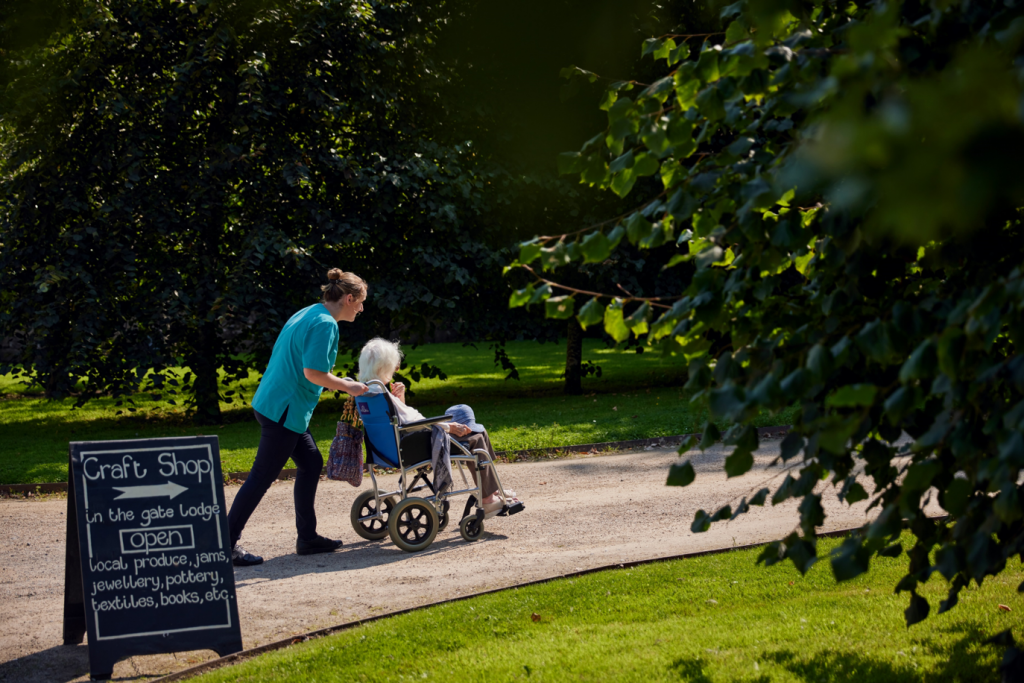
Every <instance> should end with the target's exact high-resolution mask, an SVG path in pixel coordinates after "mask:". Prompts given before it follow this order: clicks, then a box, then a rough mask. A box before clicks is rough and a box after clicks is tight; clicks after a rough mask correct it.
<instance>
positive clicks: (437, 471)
mask: <svg viewBox="0 0 1024 683" xmlns="http://www.w3.org/2000/svg"><path fill="white" fill-rule="evenodd" d="M430 466H431V467H433V468H434V493H436V494H438V495H440V494H442V493H444V492H446V491H447V490H448V489H450V488H451V487H452V449H451V444H450V442H449V441H448V432H446V431H444V430H443V429H441V428H440V427H439V426H437V425H431V426H430Z"/></svg>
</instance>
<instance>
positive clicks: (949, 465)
mask: <svg viewBox="0 0 1024 683" xmlns="http://www.w3.org/2000/svg"><path fill="white" fill-rule="evenodd" d="M947 10H948V11H947ZM947 10H943V11H936V12H933V13H932V14H930V15H929V16H928V21H927V22H925V23H927V24H928V25H927V27H925V28H927V30H923V27H924V25H923V24H920V23H915V22H919V20H920V13H917V15H916V16H912V15H915V12H914V11H912V10H911V9H910V7H909V6H904V5H899V4H896V5H886V6H885V7H884V8H882V7H881V6H878V5H850V6H849V7H847V8H845V9H843V11H840V12H837V11H833V10H831V9H828V8H825V9H822V8H818V9H814V10H813V11H811V9H809V6H808V8H798V7H796V6H795V5H793V6H783V5H780V4H778V3H775V4H772V3H768V4H765V3H750V2H741V3H736V4H735V5H731V6H729V7H727V8H725V9H724V10H723V12H722V16H723V18H724V19H725V22H724V26H725V36H724V38H722V37H721V36H719V37H715V38H713V39H711V40H709V41H708V42H706V43H705V44H704V45H703V46H701V48H700V50H699V52H696V43H694V44H693V45H694V49H695V54H693V55H689V54H685V58H684V57H680V56H679V55H680V52H677V51H679V50H681V49H682V48H683V47H684V45H685V43H680V44H674V45H669V44H668V42H667V41H665V40H662V39H652V40H650V41H648V42H646V43H645V44H644V46H643V48H642V53H643V54H644V55H651V56H653V57H656V58H657V59H659V60H660V59H665V60H666V63H667V64H669V65H673V64H675V65H676V66H675V67H674V68H673V67H671V66H669V67H662V66H661V64H660V62H659V63H658V65H656V66H655V67H654V68H655V69H656V70H655V71H654V72H652V76H651V77H650V78H648V79H645V80H648V81H649V82H650V85H647V86H644V87H642V89H640V90H639V92H637V93H636V94H635V95H634V99H632V100H626V99H622V98H619V97H618V95H617V94H616V95H615V97H614V98H612V97H606V98H605V100H604V101H602V104H601V106H602V107H603V108H606V109H607V111H608V127H607V129H606V130H604V131H602V132H601V134H600V135H599V136H598V137H597V138H596V140H597V142H596V143H594V142H592V143H588V145H589V146H588V147H586V148H585V149H584V150H581V152H580V154H581V156H580V157H578V158H577V157H566V158H565V160H564V161H562V162H560V163H562V164H563V165H564V167H565V168H572V169H577V170H578V172H579V173H581V175H582V176H584V180H585V181H586V182H591V183H593V184H596V185H600V186H601V187H605V188H608V189H610V190H611V191H612V192H614V193H616V194H617V195H618V196H619V197H626V198H627V199H629V202H628V203H627V204H626V205H625V206H624V208H623V210H622V211H623V216H624V217H625V218H623V219H618V220H621V224H619V225H616V230H617V231H619V237H618V238H617V239H613V238H612V235H611V234H610V233H609V234H607V238H608V244H607V245H606V244H605V243H604V241H603V240H602V239H600V237H599V236H598V235H597V234H595V233H592V234H590V235H588V236H587V237H585V238H583V240H582V241H581V243H580V244H581V246H580V247H579V249H578V251H579V252H580V256H579V257H578V260H586V261H587V262H588V263H594V264H597V263H600V264H602V265H603V266H608V265H609V264H611V263H626V262H630V261H631V259H636V261H633V262H634V263H637V264H639V263H640V261H641V260H642V261H643V265H638V266H637V268H638V269H643V268H646V267H648V266H653V267H655V268H657V269H658V272H659V275H660V277H662V278H664V280H663V281H660V282H658V283H657V285H656V286H654V287H653V288H651V287H645V288H644V290H645V292H652V291H653V292H655V294H654V295H653V296H659V297H662V299H661V301H665V302H667V303H669V305H670V306H671V309H669V310H659V311H658V313H659V314H660V315H658V316H655V315H652V312H651V311H650V310H646V309H644V306H643V305H642V304H644V303H645V302H643V301H641V300H639V299H633V300H632V301H631V300H630V299H629V298H626V299H621V298H620V299H618V300H616V301H615V302H614V303H613V305H611V306H609V307H608V308H607V309H604V310H603V311H602V310H601V309H600V308H599V307H598V306H597V305H596V304H595V305H594V310H593V311H592V312H590V319H592V320H596V318H597V316H598V315H601V314H603V316H604V322H605V326H606V329H607V330H608V331H609V333H610V334H611V336H612V338H613V339H615V340H616V341H619V342H622V341H625V340H627V339H630V335H631V334H632V335H635V336H636V337H637V339H638V340H639V341H640V342H644V341H646V343H647V345H648V347H649V348H652V349H658V350H660V351H662V352H663V353H665V354H666V355H667V356H670V357H672V356H674V357H675V360H677V361H678V362H680V363H687V365H688V367H689V370H690V376H689V378H688V381H687V383H686V390H687V391H688V392H690V393H691V394H692V396H693V398H692V400H693V401H694V402H703V403H706V405H707V408H708V412H709V421H708V423H707V424H706V426H705V430H704V434H703V436H702V439H701V441H700V444H699V445H700V447H701V448H707V447H709V446H710V445H711V444H713V443H715V442H716V441H717V440H719V439H721V438H722V434H721V433H720V432H719V429H718V426H716V425H728V429H727V430H726V434H725V437H724V441H725V443H726V444H727V445H729V446H732V447H733V448H732V451H731V453H730V455H729V456H728V457H727V458H726V460H725V463H724V468H725V471H726V474H727V475H728V476H729V477H734V476H739V475H741V474H743V473H745V472H747V471H749V470H750V468H751V466H752V462H753V458H752V453H753V449H754V448H756V444H757V439H756V433H755V432H752V431H749V430H752V429H753V427H752V424H753V420H754V419H758V420H779V421H780V422H781V421H783V420H785V421H786V422H790V423H791V424H792V429H791V431H790V433H789V434H788V435H787V436H786V438H785V439H783V441H782V443H781V446H780V450H781V452H780V460H781V461H782V462H784V463H786V465H787V466H790V467H794V469H793V472H791V473H787V476H786V477H785V479H784V480H783V481H782V483H781V484H780V485H779V486H778V487H777V488H775V490H774V491H773V492H772V495H771V498H772V502H773V504H777V503H782V502H783V501H787V500H789V499H791V498H793V499H796V500H797V501H798V509H799V513H800V530H799V532H798V533H796V534H793V535H791V536H789V537H787V538H786V539H784V540H783V541H780V542H777V543H775V544H772V545H771V546H770V547H769V548H768V549H767V550H766V552H765V554H764V555H763V556H762V561H764V562H765V563H766V564H772V563H774V562H777V561H780V560H781V559H786V558H788V559H791V560H792V561H793V562H794V563H795V564H796V565H797V567H798V568H799V569H800V570H801V571H806V570H807V569H808V568H809V567H810V566H812V565H813V563H814V562H815V561H816V559H817V557H816V547H815V545H814V541H813V537H814V534H815V533H816V530H817V529H818V528H820V525H821V523H822V522H824V521H825V516H824V508H823V507H822V505H821V499H820V496H821V495H822V494H821V491H820V487H819V485H820V484H821V483H822V482H827V483H826V486H827V485H829V484H831V485H833V486H835V487H836V488H838V489H839V494H838V495H839V498H840V499H841V500H843V501H845V502H846V503H848V504H850V505H854V504H858V503H862V502H865V501H868V500H871V501H872V507H874V506H878V505H880V506H882V507H883V510H882V513H881V514H880V515H879V516H878V517H877V518H876V519H875V520H874V521H873V522H871V523H870V524H869V525H866V528H865V529H864V533H862V534H859V535H857V536H856V537H852V538H851V539H848V540H847V542H846V543H844V544H843V546H842V548H840V550H839V551H837V552H836V553H833V556H832V557H831V558H830V559H831V564H832V571H833V573H834V574H835V576H836V578H837V579H839V580H847V579H849V578H853V577H855V576H858V575H860V574H861V573H863V572H865V571H868V569H869V566H870V559H871V558H872V557H874V556H876V555H879V554H881V555H883V556H896V555H898V554H900V553H901V552H902V546H901V545H900V544H899V543H898V542H897V540H896V536H897V535H898V534H899V533H900V531H901V529H902V528H904V524H905V523H909V525H910V528H911V529H912V530H913V532H914V533H915V534H917V535H918V536H919V539H920V542H919V544H918V545H916V546H915V548H914V549H912V550H910V551H909V552H908V555H909V561H910V562H911V572H910V573H909V574H908V576H907V577H905V579H904V580H903V581H902V582H901V583H900V584H899V586H898V588H899V590H901V591H904V592H909V593H911V594H912V597H911V603H910V607H909V608H908V611H907V620H908V623H913V622H914V621H915V620H920V619H923V618H925V617H926V616H927V614H928V612H929V607H928V603H927V601H924V600H923V599H922V598H920V596H917V595H916V593H913V591H915V590H916V589H917V587H918V585H919V583H920V582H922V581H923V580H925V578H926V577H927V576H928V574H929V572H930V571H931V570H932V569H933V568H935V567H941V572H942V573H943V574H944V576H946V577H947V579H948V580H949V581H950V582H951V587H950V593H949V597H948V598H947V600H946V601H944V602H943V604H942V607H941V609H943V610H946V609H951V608H952V607H953V606H954V605H955V604H956V601H957V595H958V592H959V590H961V589H962V588H963V586H965V585H966V584H967V581H969V580H981V579H983V578H984V577H986V576H989V575H991V574H993V573H996V572H998V571H1001V570H1002V568H1003V567H1005V566H1006V561H1007V560H1008V559H1009V558H1012V557H1015V555H1017V554H1019V553H1020V552H1021V550H1022V549H1024V542H1022V541H1019V540H1011V539H1019V538H1020V534H1019V528H1018V527H1019V525H1020V522H1021V519H1022V516H1024V512H1022V508H1021V505H1022V502H1021V499H1020V497H1021V495H1024V494H1022V493H1021V491H1020V490H1019V487H1018V486H1017V473H1018V471H1019V470H1020V469H1021V468H1024V358H1021V357H1020V348H1021V347H1022V346H1024V318H1022V316H1021V311H1024V267H1022V266H1021V265H1020V264H1021V263H1022V262H1024V254H1022V253H1021V252H1022V247H1021V245H1022V244H1024V225H1022V224H1021V222H1020V212H1019V208H1014V207H1020V206H1021V205H1022V203H1024V176H1021V174H1019V173H1016V172H1015V171H1016V169H1015V168H1010V167H1009V166H1006V163H1007V162H1006V161H1005V160H1006V159H1015V158H1017V157H1019V156H1024V119H1021V116H1020V102H1022V101H1024V86H1022V84H1021V82H1020V80H1019V78H1017V75H1016V74H1017V71H1018V69H1017V67H1016V66H1015V63H1014V62H1013V60H1012V58H1011V57H1010V53H1009V52H1006V50H1007V49H1008V48H1007V46H1009V45H1017V42H1014V41H1018V38H1019V37H1020V35H1024V34H1020V32H1019V31H1017V28H1011V27H1016V26H1017V24H1018V23H1020V22H1017V23H1014V21H1015V20H1016V19H1017V16H1016V14H1019V8H1018V9H1012V8H1009V7H1007V6H1006V5H1005V4H1000V3H994V4H991V5H986V6H985V7H984V8H981V7H973V6H972V12H976V13H977V15H976V16H973V18H971V19H968V18H967V16H966V15H965V14H964V13H963V12H961V11H959V10H957V11H953V9H950V8H947ZM1022 25H1024V24H1022ZM979 26H987V27H997V28H987V29H985V30H984V31H980V30H979V29H978V27H979ZM712 42H720V43H721V44H720V45H713V44H711V43H712ZM1018 42H1019V41H1018ZM932 53H936V54H938V53H941V54H944V55H947V57H948V59H946V60H939V61H938V62H936V61H935V60H932V59H930V58H928V56H929V55H932ZM949 55H955V56H953V57H949ZM676 58H678V59H680V60H682V61H679V62H678V63H677V62H675V61H673V60H674V59H676ZM866 65H868V66H866ZM880 65H882V66H880ZM864 93H872V102H871V106H870V107H865V106H864ZM964 102H970V103H971V106H970V107H964V106H963V103H964ZM602 143H603V147H602ZM598 150H600V152H598ZM588 155H594V156H595V158H597V157H599V160H598V161H594V160H592V159H591V158H590V157H589V156H588ZM591 164H592V165H593V166H590V165H591ZM588 168H593V169H594V170H593V171H592V175H591V176H589V179H588V177H587V176H586V174H587V170H588ZM648 177H649V178H650V180H647V178H648ZM659 182H660V186H659V185H658V183H659ZM634 198H635V199H634ZM623 236H624V237H626V238H627V239H628V244H621V246H619V245H620V240H621V238H622V237H623ZM588 241H590V242H592V243H588ZM585 243H586V247H585V248H584V247H583V246H582V245H583V244H585ZM617 247H618V248H617ZM592 278H593V279H594V281H595V282H596V281H598V280H599V278H600V276H599V275H596V274H594V275H592ZM615 284H617V282H613V283H611V286H608V285H607V284H605V285H603V286H604V288H605V289H604V291H607V292H608V294H609V295H611V294H613V293H617V292H618V291H621V290H620V289H619V288H618V287H615ZM581 286H582V285H581ZM623 286H627V285H626V284H625V283H623ZM592 288H594V289H595V291H597V290H598V286H597V285H592ZM645 295H646V296H652V295H651V294H649V293H648V294H645ZM522 296H525V295H522ZM522 296H521V297H520V298H522ZM661 301H659V302H658V303H661ZM646 303H651V302H646ZM588 305H589V304H588ZM623 309H625V311H624V310H623ZM652 319H653V322H652ZM723 429H725V428H724V427H723ZM905 434H906V435H909V436H910V439H911V442H910V443H909V444H906V445H903V442H902V441H901V439H902V438H903V436H904V435H905ZM897 442H900V443H901V445H900V447H899V448H897V447H896V446H895V444H896V443H897ZM861 467H863V469H861ZM796 468H799V469H798V470H797V469H796ZM797 471H799V474H796V472H797ZM687 472H688V471H687ZM688 476H689V475H688V474H684V466H677V467H676V468H675V469H673V470H672V472H671V474H670V479H671V480H672V481H680V480H683V479H686V478H687V477H688ZM865 477H867V478H869V479H870V481H871V485H870V486H869V485H868V483H867V481H866V480H865ZM816 487H819V488H816ZM933 489H938V490H939V495H938V498H939V502H940V503H941V505H942V506H943V508H944V509H945V510H946V511H948V512H949V514H950V515H951V516H952V518H953V521H948V522H947V521H935V520H929V519H928V518H927V515H926V511H925V508H924V505H926V504H927V501H930V500H933V498H932V496H931V495H929V493H928V492H930V491H932V490H933ZM869 491H870V494H869ZM768 496H769V492H768V491H767V490H763V491H762V492H759V494H758V496H757V497H755V498H754V499H753V500H751V501H750V502H749V503H748V502H747V501H746V500H745V499H744V500H742V501H741V502H740V504H739V505H738V507H737V508H736V509H735V510H734V511H733V510H731V509H728V510H727V508H728V506H726V507H723V508H720V509H719V510H717V511H716V512H715V513H714V514H709V513H706V512H703V511H702V512H700V513H698V514H697V516H696V517H695V519H694V522H693V529H694V531H703V530H705V529H706V528H708V526H709V525H710V524H711V523H712V522H714V521H716V520H719V519H722V518H723V517H722V516H723V515H725V514H726V512H728V513H729V515H731V516H732V517H735V516H738V515H740V514H743V513H744V512H746V511H747V510H748V509H749V506H750V505H752V504H757V503H758V502H760V503H762V504H763V503H764V502H765V501H766V500H767V498H768ZM758 498H759V500H758ZM953 529H955V530H956V533H955V534H953V532H952V530H953ZM947 546H948V550H947V549H945V548H947ZM934 547H942V548H944V550H943V551H942V553H941V557H937V558H936V559H935V560H934V561H935V565H932V564H931V562H932V558H931V557H930V556H929V555H928V552H927V550H926V549H927V548H934ZM935 571H940V570H939V569H935Z"/></svg>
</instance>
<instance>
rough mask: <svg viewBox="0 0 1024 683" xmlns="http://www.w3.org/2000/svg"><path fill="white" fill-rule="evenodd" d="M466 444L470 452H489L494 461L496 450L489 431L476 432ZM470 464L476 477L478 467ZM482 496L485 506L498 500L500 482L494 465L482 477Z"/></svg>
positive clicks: (485, 470) (486, 469) (487, 468)
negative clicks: (480, 450) (492, 444)
mask: <svg viewBox="0 0 1024 683" xmlns="http://www.w3.org/2000/svg"><path fill="white" fill-rule="evenodd" d="M466 443H467V444H468V445H469V450H470V451H471V452H472V451H475V450H476V449H478V448H479V449H482V450H485V451H487V453H488V455H490V457H491V460H492V461H493V460H494V448H493V447H492V446H491V439H490V437H489V436H488V435H487V431H486V430H485V431H483V432H479V433H476V432H474V433H473V434H471V435H470V436H469V438H467V439H466ZM468 464H469V471H470V472H472V473H473V476H474V477H475V476H476V466H475V465H473V464H472V463H468ZM480 486H481V489H482V490H481V491H480V494H481V495H482V496H483V502H484V504H487V503H492V502H494V501H495V500H497V499H498V496H497V493H498V480H497V478H496V477H495V476H494V465H493V464H492V465H491V466H489V467H486V468H484V471H483V474H482V475H481V477H480Z"/></svg>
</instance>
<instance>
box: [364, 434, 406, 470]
mask: <svg viewBox="0 0 1024 683" xmlns="http://www.w3.org/2000/svg"><path fill="white" fill-rule="evenodd" d="M363 441H365V442H366V448H367V449H368V450H369V451H370V454H371V455H376V456H378V457H380V459H381V460H383V461H384V462H391V458H389V457H388V456H386V455H384V454H383V453H382V452H381V451H380V450H379V449H378V448H377V447H376V446H374V445H373V442H372V441H370V434H369V433H368V432H367V431H366V430H365V429H364V430H363ZM392 467H398V465H392Z"/></svg>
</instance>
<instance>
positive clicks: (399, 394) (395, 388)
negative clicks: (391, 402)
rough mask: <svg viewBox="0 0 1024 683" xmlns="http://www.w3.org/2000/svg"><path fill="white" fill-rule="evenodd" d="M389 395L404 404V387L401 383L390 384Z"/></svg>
mask: <svg viewBox="0 0 1024 683" xmlns="http://www.w3.org/2000/svg"><path fill="white" fill-rule="evenodd" d="M389 389H390V391H391V395H392V396H394V397H395V398H397V399H398V400H399V401H401V402H402V403H405V385H404V384H402V383H401V382H392V383H391V386H390V387H389Z"/></svg>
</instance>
